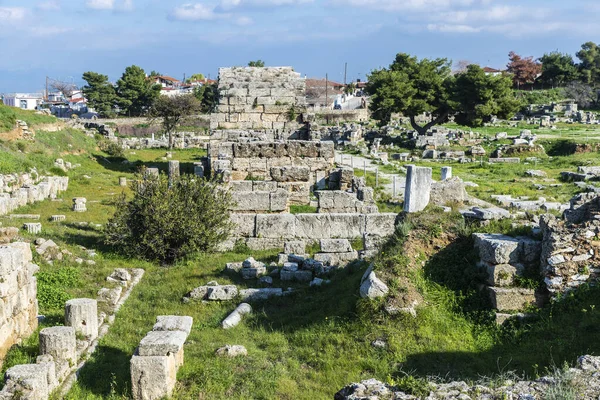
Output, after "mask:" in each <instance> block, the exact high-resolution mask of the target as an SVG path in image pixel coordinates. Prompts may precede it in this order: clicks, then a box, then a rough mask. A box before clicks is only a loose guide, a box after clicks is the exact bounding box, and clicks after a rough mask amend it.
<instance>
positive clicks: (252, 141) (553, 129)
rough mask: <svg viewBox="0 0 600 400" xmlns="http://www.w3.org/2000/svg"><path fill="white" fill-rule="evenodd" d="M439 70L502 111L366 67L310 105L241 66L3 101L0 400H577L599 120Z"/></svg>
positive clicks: (599, 335) (599, 185)
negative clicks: (81, 100)
mask: <svg viewBox="0 0 600 400" xmlns="http://www.w3.org/2000/svg"><path fill="white" fill-rule="evenodd" d="M402 60H404V61H402ZM401 61H402V62H404V63H405V64H407V65H408V63H415V65H413V68H414V69H418V68H421V67H423V64H419V62H420V61H418V60H416V59H412V58H410V57H408V56H406V55H402V54H399V55H398V56H397V58H396V61H394V64H393V66H394V68H397V69H396V70H401V67H402V65H404V64H402V62H401ZM424 61H427V60H423V61H422V62H424ZM440 65H441V64H440ZM423 68H425V67H423ZM439 68H440V69H439V70H437V72H436V73H437V74H439V75H440V76H441V77H443V79H448V80H450V79H452V80H453V81H452V82H453V83H454V85H455V86H456V87H465V88H466V89H464V90H465V91H468V89H469V88H471V87H470V86H469V85H475V84H479V85H481V84H482V83H481V82H484V83H483V84H489V85H495V86H494V87H495V88H496V89H495V90H496V92H494V93H500V92H502V93H505V92H506V91H503V90H504V89H502V88H507V90H508V92H510V93H511V94H509V95H506V94H505V95H504V96H509V97H505V98H498V99H494V100H493V101H492V100H489V99H484V98H477V99H476V101H478V102H479V103H478V104H480V103H482V104H483V103H485V104H486V105H487V106H489V107H491V108H490V109H491V110H492V111H491V112H490V113H491V114H493V115H479V114H477V113H481V107H479V106H477V107H476V110H475V111H474V110H471V109H468V107H469V105H468V104H467V103H468V102H466V101H465V102H463V103H460V100H459V99H460V97H459V94H460V93H459V94H456V93H453V94H451V95H450V94H449V95H448V96H455V97H453V99H457V100H455V102H454V103H451V104H450V103H448V104H446V105H444V106H443V107H442V106H440V109H442V108H443V110H442V111H443V112H442V111H440V109H434V108H431V107H430V108H428V109H415V108H410V107H409V108H407V109H398V108H397V106H396V105H397V104H399V103H402V102H399V101H398V100H397V99H396V100H393V101H390V102H386V99H384V97H385V96H386V93H389V91H384V90H383V89H382V87H383V86H385V85H386V84H391V83H389V82H386V81H385V79H388V78H389V76H391V75H389V74H388V75H386V74H384V72H388V71H386V70H380V71H374V72H373V74H372V75H371V76H370V81H369V82H368V83H367V84H366V86H365V85H361V86H358V85H354V84H353V86H352V87H350V86H347V88H346V89H344V90H345V91H344V94H343V99H344V101H343V104H344V106H340V107H341V108H340V107H337V103H335V104H336V105H332V106H331V107H329V106H328V105H327V104H328V102H329V97H330V96H331V93H333V94H334V96H338V95H339V96H342V95H341V94H338V95H336V94H335V93H336V92H335V91H334V85H332V86H331V87H330V86H329V85H330V82H329V81H326V83H325V85H326V86H325V87H324V92H323V93H322V94H318V95H317V96H316V97H317V98H318V97H319V96H321V97H324V98H325V103H326V106H324V107H322V106H321V107H320V106H318V100H315V94H314V93H315V91H317V92H318V90H317V89H315V87H317V88H319V86H318V85H320V83H317V84H315V83H314V82H315V81H316V80H314V79H313V80H311V79H307V78H306V76H305V75H304V74H302V73H300V72H296V71H295V70H294V69H293V68H292V67H268V66H253V67H229V68H221V69H219V74H218V79H217V80H216V81H214V82H213V83H207V81H206V80H205V83H204V85H206V86H207V87H208V86H209V85H212V87H210V88H205V87H204V86H202V90H201V91H200V90H198V93H200V92H201V93H200V95H198V96H196V92H194V93H195V94H194V95H191V94H181V95H169V94H164V93H163V94H158V93H157V96H160V97H157V99H156V100H154V102H155V103H153V104H152V105H150V106H148V108H147V109H144V108H143V107H142V108H140V110H142V111H140V114H141V115H140V116H136V117H133V116H130V115H123V116H121V117H114V116H113V117H112V118H109V115H99V117H98V118H93V119H85V118H83V117H78V116H77V115H74V116H73V117H69V118H57V117H55V116H52V115H51V113H50V112H46V111H24V110H20V109H18V108H15V107H9V106H4V105H0V367H1V369H2V371H1V376H0V400H17V399H29V400H48V399H72V400H75V399H134V400H159V399H201V400H207V399H211V400H212V399H335V400H366V399H369V400H392V399H397V400H399V399H403V400H408V399H432V400H433V399H461V400H465V399H482V400H483V399H490V400H491V399H515V400H517V399H598V398H599V396H600V345H598V343H600V329H598V328H599V327H600V288H599V287H598V285H597V283H598V278H599V277H600V141H599V140H600V129H599V128H597V124H598V121H599V119H598V118H600V114H596V113H594V112H593V111H588V110H586V111H583V110H581V111H580V110H579V109H578V104H577V103H576V101H575V100H573V99H571V98H568V97H567V96H564V98H560V99H558V100H552V101H548V102H546V103H544V104H534V103H530V102H527V101H526V100H524V99H522V98H516V97H514V96H513V95H512V89H511V85H512V83H511V82H512V81H511V80H510V78H508V77H507V76H505V75H497V76H496V75H486V74H484V70H483V69H481V68H479V67H471V66H469V67H468V70H467V71H466V72H463V73H458V74H456V75H450V74H449V73H447V71H446V70H445V69H443V68H442V67H439ZM142 71H143V70H142ZM403 73H404V72H403ZM407 74H408V75H407V76H409V78H410V79H411V81H410V82H412V83H413V84H414V85H415V87H418V88H420V89H418V90H425V89H423V87H426V86H427V85H425V84H422V82H420V81H419V79H424V78H423V77H419V76H410V74H409V72H407ZM392 75H393V74H392ZM471 75H472V76H475V77H476V79H475V78H472V76H471ZM394 76H395V75H394ZM386 77H388V78H386ZM166 78H168V77H162V76H158V77H157V79H159V80H160V79H162V81H168V80H165V79H166ZM471 78H472V79H471ZM145 79H146V78H145ZM147 79H154V76H153V75H151V76H150V77H149V78H147ZM469 79H471V80H469ZM317 82H320V81H317ZM473 82H476V83H473ZM357 83H364V82H357ZM392 83H393V82H392ZM315 85H317V86H315ZM460 85H463V86H460ZM503 85H504V86H503ZM199 87H200V86H199ZM445 87H446V86H445ZM447 87H450V85H448V86H447ZM452 87H454V86H452ZM438 89H439V88H438ZM438 89H436V90H438ZM85 90H88V91H89V90H90V89H89V88H88V89H85ZM85 90H84V91H85ZM209 90H210V91H211V93H213V94H214V97H211V99H212V101H213V104H212V106H211V107H210V108H209V109H208V110H207V109H204V108H201V101H200V97H201V99H202V101H204V100H205V97H202V96H205V93H207V91H209ZM330 90H331V93H330V92H329V91H330ZM418 90H416V89H415V91H414V92H411V93H412V95H411V96H413V97H414V99H413V100H414V104H420V103H419V102H422V101H425V100H424V98H425V97H426V96H424V97H423V98H419V95H420V94H419V93H421V92H419V91H418ZM440 90H441V89H440ZM444 90H446V89H444ZM448 90H450V89H448ZM508 92H507V93H508ZM469 93H471V92H469ZM404 95H405V96H409V94H406V93H405V94H404ZM194 96H196V97H194ZM211 96H212V95H211ZM473 96H475V95H473ZM498 96H499V95H498ZM339 98H342V97H339ZM336 101H337V100H336ZM453 101H454V100H453ZM486 102H490V103H486ZM492 102H493V103H494V104H495V105H497V104H503V105H504V106H505V108H506V109H501V108H494V107H496V106H494V107H492V106H490V104H491V103H492ZM459 103H460V104H461V105H460V106H457V105H456V104H459ZM202 104H204V103H202ZM315 104H317V105H315ZM340 104H342V103H340ZM348 104H355V105H356V106H355V107H354V106H352V107H351V106H349V105H348ZM390 104H395V105H394V106H393V107H392V106H391V105H390ZM436 104H437V103H436ZM449 104H450V105H449ZM469 104H470V103H469ZM450 106H452V107H454V108H451V107H450ZM96 107H99V106H98V105H96ZM385 107H388V108H387V109H386V108H385ZM395 107H396V108H395ZM398 107H399V106H398ZM478 107H479V108H478ZM13 109H14V110H13ZM165 110H166V111H165ZM382 110H383V111H382ZM146 114H148V115H152V118H150V117H149V116H148V115H146ZM475 114H477V118H479V119H477V118H475V117H474V115H475ZM3 119H6V121H3ZM5 122H6V123H5Z"/></svg>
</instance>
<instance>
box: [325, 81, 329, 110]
mask: <svg viewBox="0 0 600 400" xmlns="http://www.w3.org/2000/svg"><path fill="white" fill-rule="evenodd" d="M328 86H329V75H327V74H325V107H327V108H329V90H328Z"/></svg>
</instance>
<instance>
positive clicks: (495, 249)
mask: <svg viewBox="0 0 600 400" xmlns="http://www.w3.org/2000/svg"><path fill="white" fill-rule="evenodd" d="M473 238H474V240H475V247H476V248H477V249H478V250H479V257H480V259H481V261H483V262H486V263H490V264H517V263H518V262H519V260H520V258H521V257H520V256H521V251H520V248H521V247H520V242H519V240H518V239H515V238H513V237H510V236H506V235H500V234H487V233H474V234H473Z"/></svg>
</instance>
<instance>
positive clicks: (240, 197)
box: [232, 192, 271, 211]
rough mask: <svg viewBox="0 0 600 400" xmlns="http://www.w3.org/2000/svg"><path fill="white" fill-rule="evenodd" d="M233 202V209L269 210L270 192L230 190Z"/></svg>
mask: <svg viewBox="0 0 600 400" xmlns="http://www.w3.org/2000/svg"><path fill="white" fill-rule="evenodd" d="M232 199H233V201H234V202H235V205H234V206H233V210H234V211H269V210H270V209H271V194H270V193H269V192H232Z"/></svg>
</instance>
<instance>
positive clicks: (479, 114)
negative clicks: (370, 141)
mask: <svg viewBox="0 0 600 400" xmlns="http://www.w3.org/2000/svg"><path fill="white" fill-rule="evenodd" d="M450 65H451V64H450V63H449V62H448V61H447V60H446V59H436V60H428V59H422V60H417V58H415V57H411V56H409V55H407V54H402V53H401V54H398V55H397V56H396V59H395V60H394V62H393V63H392V64H391V65H390V67H389V68H384V69H380V70H376V71H373V72H372V73H371V74H370V75H369V81H368V84H367V87H366V90H367V92H368V93H369V94H370V95H371V102H370V105H369V108H370V109H371V111H372V113H373V117H374V118H375V119H377V120H379V121H380V123H381V124H382V125H383V124H387V123H388V122H389V120H390V118H391V116H392V114H394V113H402V114H403V115H404V116H405V117H408V118H409V119H410V123H411V125H412V127H413V129H415V130H416V131H417V132H418V133H419V134H420V135H424V134H426V133H427V131H428V130H429V129H430V128H431V127H433V126H435V125H437V124H441V123H443V122H446V121H447V120H448V117H449V116H451V115H454V116H455V118H456V119H457V121H459V122H460V123H462V124H465V125H467V126H479V125H481V124H482V123H484V122H486V121H488V120H489V119H490V117H491V116H492V115H497V116H499V117H503V118H508V117H511V116H512V114H513V113H514V112H515V111H517V110H518V108H519V101H518V100H516V99H515V98H514V95H513V93H512V90H511V79H510V77H508V76H504V75H501V76H491V75H486V74H485V73H484V71H483V69H482V68H481V67H479V66H477V65H469V66H468V67H467V68H466V71H465V72H463V73H459V74H455V75H452V74H451V71H450ZM420 115H427V116H428V118H429V121H428V122H426V123H424V124H421V125H420V124H418V123H417V116H420Z"/></svg>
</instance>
